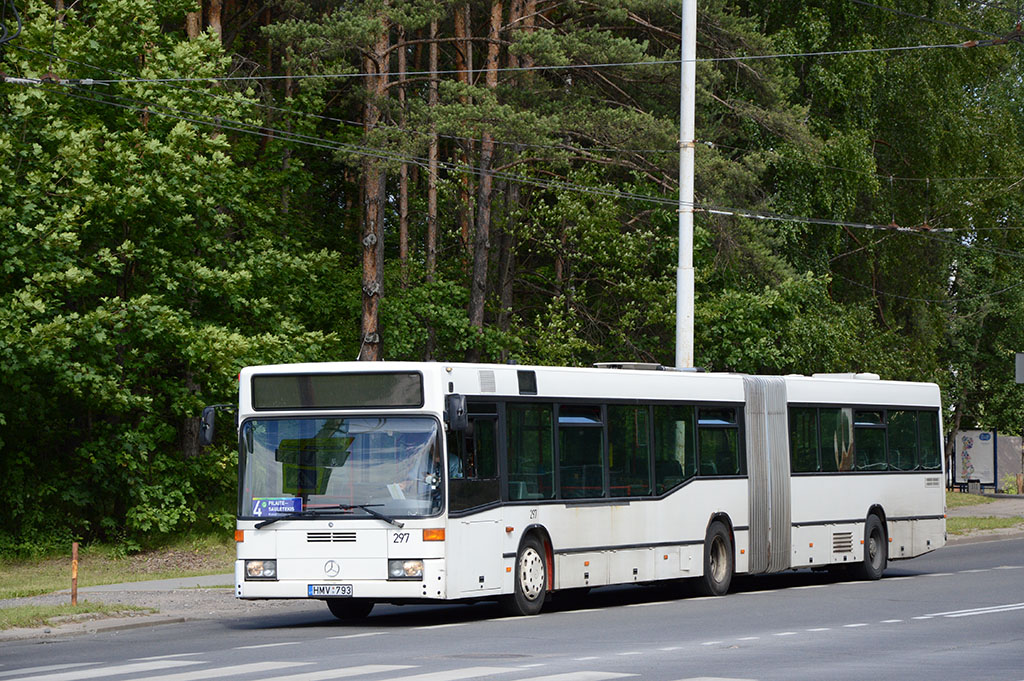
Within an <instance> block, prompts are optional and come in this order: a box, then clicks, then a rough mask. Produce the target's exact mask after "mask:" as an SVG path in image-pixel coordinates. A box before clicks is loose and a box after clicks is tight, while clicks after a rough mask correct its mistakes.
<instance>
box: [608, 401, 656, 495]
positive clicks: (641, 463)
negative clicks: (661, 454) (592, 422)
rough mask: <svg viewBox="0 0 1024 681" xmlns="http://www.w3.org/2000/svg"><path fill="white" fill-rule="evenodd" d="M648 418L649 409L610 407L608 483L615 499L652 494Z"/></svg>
mask: <svg viewBox="0 0 1024 681" xmlns="http://www.w3.org/2000/svg"><path fill="white" fill-rule="evenodd" d="M648 416H649V408H648V407H634V406H628V407H624V406H610V407H608V471H609V480H608V484H609V488H610V489H609V491H610V492H611V496H613V497H636V496H646V495H649V494H650V493H651V463H650V450H651V447H650V442H649V440H650V433H649V428H648V425H649V424H648V421H649V418H648Z"/></svg>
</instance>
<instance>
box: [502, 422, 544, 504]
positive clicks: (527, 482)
mask: <svg viewBox="0 0 1024 681" xmlns="http://www.w3.org/2000/svg"><path fill="white" fill-rule="evenodd" d="M553 411H554V407H553V405H550V404H509V405H508V407H507V409H506V416H507V419H506V420H507V423H508V498H509V500H511V501H517V500H520V499H551V498H553V497H554V495H555V471H554V466H553V462H552V459H553V452H554V427H553V418H552V413H553Z"/></svg>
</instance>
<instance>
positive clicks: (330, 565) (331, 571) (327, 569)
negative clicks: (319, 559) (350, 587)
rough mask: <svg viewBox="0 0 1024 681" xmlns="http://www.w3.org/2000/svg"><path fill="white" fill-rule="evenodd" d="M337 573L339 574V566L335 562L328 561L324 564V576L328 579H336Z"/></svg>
mask: <svg viewBox="0 0 1024 681" xmlns="http://www.w3.org/2000/svg"><path fill="white" fill-rule="evenodd" d="M339 572H341V566H340V565H338V563H337V561H333V560H329V561H327V562H326V563H324V574H325V575H327V576H328V577H337V576H338V573H339Z"/></svg>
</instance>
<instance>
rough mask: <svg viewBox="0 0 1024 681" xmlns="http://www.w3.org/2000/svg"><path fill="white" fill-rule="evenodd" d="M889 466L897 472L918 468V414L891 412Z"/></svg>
mask: <svg viewBox="0 0 1024 681" xmlns="http://www.w3.org/2000/svg"><path fill="white" fill-rule="evenodd" d="M889 466H890V468H892V469H893V470H897V471H912V470H914V469H915V468H917V412H916V411H890V412H889Z"/></svg>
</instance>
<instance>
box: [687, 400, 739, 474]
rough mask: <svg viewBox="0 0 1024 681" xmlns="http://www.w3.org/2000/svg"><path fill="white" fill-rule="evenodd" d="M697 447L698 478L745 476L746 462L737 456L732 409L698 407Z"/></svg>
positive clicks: (737, 425) (736, 432)
mask: <svg viewBox="0 0 1024 681" xmlns="http://www.w3.org/2000/svg"><path fill="white" fill-rule="evenodd" d="M697 444H698V452H699V457H700V474H701V475H742V474H743V473H745V472H746V461H745V460H744V459H743V458H742V457H741V456H740V446H739V422H738V421H737V419H736V408H735V407H701V408H700V409H699V410H698V417H697Z"/></svg>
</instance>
